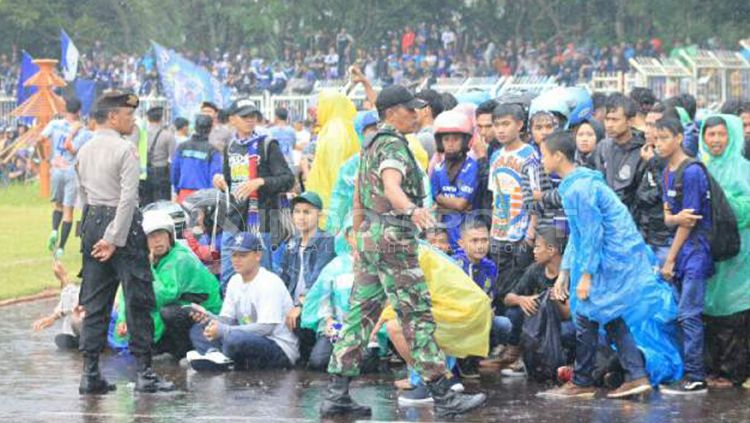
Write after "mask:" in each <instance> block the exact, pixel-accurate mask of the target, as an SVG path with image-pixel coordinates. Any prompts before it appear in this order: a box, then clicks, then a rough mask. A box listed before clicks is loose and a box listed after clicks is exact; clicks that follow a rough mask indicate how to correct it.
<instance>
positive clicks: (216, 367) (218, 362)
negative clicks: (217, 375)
mask: <svg viewBox="0 0 750 423" xmlns="http://www.w3.org/2000/svg"><path fill="white" fill-rule="evenodd" d="M185 358H187V361H188V363H189V364H190V367H192V368H193V370H195V371H197V372H223V371H226V370H230V369H231V366H232V364H233V363H234V362H233V361H232V359H231V358H229V357H227V356H225V355H224V354H223V353H222V352H221V351H217V350H214V349H211V350H208V351H206V354H204V355H201V354H200V353H199V352H198V351H195V350H193V351H189V352H188V353H187V355H186V357H185Z"/></svg>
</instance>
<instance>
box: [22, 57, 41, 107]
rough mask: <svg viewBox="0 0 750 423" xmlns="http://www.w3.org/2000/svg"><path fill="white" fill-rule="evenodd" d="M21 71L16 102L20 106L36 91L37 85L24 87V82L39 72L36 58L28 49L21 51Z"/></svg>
mask: <svg viewBox="0 0 750 423" xmlns="http://www.w3.org/2000/svg"><path fill="white" fill-rule="evenodd" d="M19 72H20V74H19V76H18V88H17V90H16V104H18V105H19V106H20V105H21V104H23V102H24V101H26V100H28V99H29V97H31V96H32V95H33V94H34V93H36V87H24V86H23V84H24V82H26V81H27V80H28V79H29V78H31V77H32V76H34V75H36V73H37V72H39V66H37V65H35V64H34V58H33V57H31V55H30V54H29V53H26V51H22V52H21V69H20V71H19Z"/></svg>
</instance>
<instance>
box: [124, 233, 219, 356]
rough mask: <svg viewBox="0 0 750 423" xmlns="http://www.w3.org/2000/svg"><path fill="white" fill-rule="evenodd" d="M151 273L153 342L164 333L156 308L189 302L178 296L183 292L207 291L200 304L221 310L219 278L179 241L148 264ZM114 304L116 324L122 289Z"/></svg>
mask: <svg viewBox="0 0 750 423" xmlns="http://www.w3.org/2000/svg"><path fill="white" fill-rule="evenodd" d="M151 273H153V275H154V296H155V298H156V309H155V310H153V311H152V312H151V317H152V318H153V319H154V342H158V341H159V340H160V339H161V337H162V335H163V334H164V322H163V321H162V319H161V316H160V315H159V310H161V308H162V307H164V306H166V305H169V304H175V303H176V304H181V305H187V304H190V302H188V301H183V300H180V297H181V296H182V295H183V294H208V298H207V299H206V300H205V301H203V302H202V303H201V305H202V306H203V307H204V308H205V309H206V310H208V311H210V312H212V313H214V314H219V312H221V296H220V294H219V282H218V281H217V280H216V277H215V276H214V275H213V274H211V272H210V271H209V270H208V268H206V266H204V265H203V263H201V261H200V260H199V259H198V258H197V257H196V256H195V255H193V253H192V252H191V251H190V250H189V249H188V248H187V247H185V246H184V245H182V244H180V243H179V242H178V243H176V244H175V245H174V246H173V247H172V249H170V250H169V253H168V254H167V255H166V256H164V257H163V258H162V259H161V260H159V264H157V265H156V267H153V266H151ZM117 306H118V307H117V309H118V313H117V323H118V324H119V323H121V322H125V321H126V320H125V309H126V307H125V298H124V296H123V294H122V291H120V292H119V293H118V298H117Z"/></svg>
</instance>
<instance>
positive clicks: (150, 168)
mask: <svg viewBox="0 0 750 423" xmlns="http://www.w3.org/2000/svg"><path fill="white" fill-rule="evenodd" d="M146 115H147V116H148V120H149V122H148V127H147V129H146V134H147V135H146V142H147V146H146V179H145V180H144V181H143V182H142V183H141V184H142V186H141V193H140V196H141V205H142V206H144V205H146V204H149V203H152V202H154V201H159V200H167V201H169V200H170V198H171V184H170V181H169V160H170V159H171V158H172V155H173V154H174V151H175V149H176V147H177V140H176V139H175V137H174V134H173V133H172V131H171V130H170V129H169V128H167V127H165V126H163V125H162V124H161V120H162V117H163V115H164V108H163V107H152V108H151V109H149V110H148V112H147V113H146Z"/></svg>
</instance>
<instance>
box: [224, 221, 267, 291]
mask: <svg viewBox="0 0 750 423" xmlns="http://www.w3.org/2000/svg"><path fill="white" fill-rule="evenodd" d="M235 235H236V234H232V233H230V232H229V231H223V232H222V233H221V297H222V298H224V294H225V293H226V290H227V283H229V279H230V278H231V277H232V276H234V273H235V272H234V268H232V250H231V249H230V248H229V247H230V246H231V245H232V244H234V236H235ZM260 237H261V239H262V240H263V245H264V246H265V249H264V250H263V257H262V258H261V260H260V265H261V266H263V267H264V268H265V269H266V270H268V271H269V272H274V273H277V272H276V269H274V267H273V253H274V252H273V249H272V248H271V234H270V233H261V234H260Z"/></svg>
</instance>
